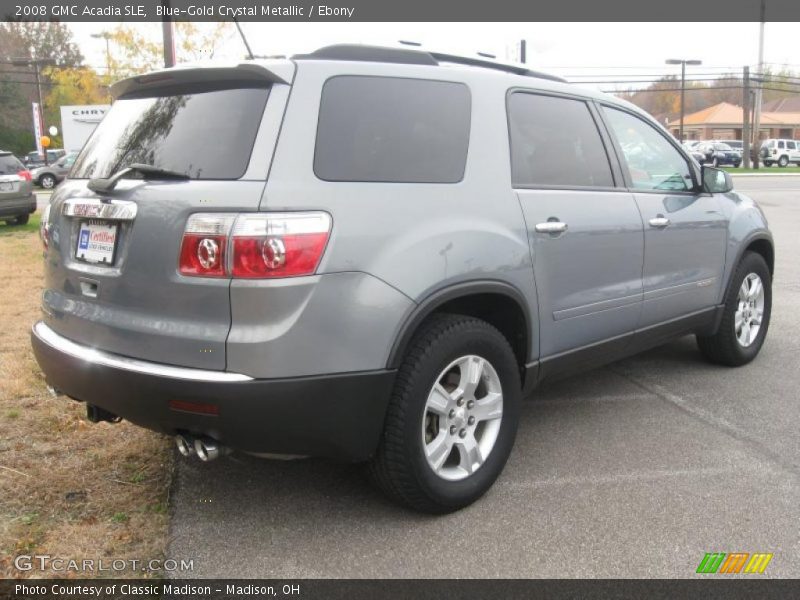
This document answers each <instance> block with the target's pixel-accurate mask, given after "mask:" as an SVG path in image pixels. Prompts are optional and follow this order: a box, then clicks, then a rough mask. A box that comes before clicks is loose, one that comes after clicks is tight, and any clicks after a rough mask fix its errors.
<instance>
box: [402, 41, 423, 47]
mask: <svg viewBox="0 0 800 600" xmlns="http://www.w3.org/2000/svg"><path fill="white" fill-rule="evenodd" d="M397 41H398V42H399V43H401V44H403V45H404V46H422V44H420V43H419V42H412V41H410V40H397Z"/></svg>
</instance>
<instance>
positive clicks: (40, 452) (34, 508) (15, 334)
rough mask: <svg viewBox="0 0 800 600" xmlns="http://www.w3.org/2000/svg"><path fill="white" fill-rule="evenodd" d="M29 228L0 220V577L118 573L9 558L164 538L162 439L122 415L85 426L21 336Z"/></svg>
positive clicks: (32, 236) (118, 552) (33, 222)
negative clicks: (22, 565)
mask: <svg viewBox="0 0 800 600" xmlns="http://www.w3.org/2000/svg"><path fill="white" fill-rule="evenodd" d="M38 227H39V215H38V213H37V214H35V215H31V219H30V221H29V222H28V224H27V225H23V226H10V225H5V224H3V223H2V222H0V281H2V282H3V286H4V288H3V293H2V294H0V315H2V327H0V577H14V578H16V577H51V576H59V575H60V576H61V577H64V576H67V577H69V576H72V577H75V576H82V577H92V576H95V577H100V576H104V577H107V576H111V575H120V576H121V575H123V573H119V574H117V573H115V572H104V573H100V572H96V573H91V572H86V573H75V572H71V573H69V572H68V573H64V572H61V573H55V572H48V571H44V572H42V571H38V570H31V571H26V572H20V571H17V570H16V568H15V567H14V563H13V560H14V557H15V556H17V555H20V554H39V555H41V554H49V555H50V556H51V557H53V558H56V557H58V558H64V559H67V560H69V559H75V560H78V561H81V560H83V559H94V560H95V561H97V560H98V559H100V558H104V559H106V564H109V562H110V559H115V558H119V559H139V560H142V561H146V560H149V559H162V558H163V555H164V549H165V547H166V542H167V525H168V514H167V513H168V511H167V503H168V494H169V484H170V479H171V472H172V453H171V445H170V444H169V440H168V439H167V438H166V437H165V436H160V435H156V434H154V433H152V432H149V431H146V430H143V429H140V428H138V427H134V426H133V425H130V424H128V423H125V422H122V423H119V424H116V425H112V424H109V423H100V424H97V425H93V424H91V423H90V422H89V421H87V420H86V418H85V410H86V409H85V406H84V405H83V404H79V403H77V402H73V401H71V400H69V399H68V398H65V397H59V398H52V397H51V396H50V394H49V393H48V392H47V390H46V388H45V383H44V378H43V377H42V374H41V372H40V371H39V368H38V366H37V365H36V362H35V360H34V358H33V353H32V352H31V348H30V339H29V332H30V328H31V325H32V324H33V323H34V321H35V320H36V319H37V318H38V317H39V314H40V309H39V306H40V297H41V293H42V246H41V242H40V241H39V237H38ZM124 575H126V576H133V577H142V576H148V575H147V574H145V573H142V572H128V573H124ZM152 576H157V575H152Z"/></svg>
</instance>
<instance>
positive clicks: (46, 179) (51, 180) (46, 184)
mask: <svg viewBox="0 0 800 600" xmlns="http://www.w3.org/2000/svg"><path fill="white" fill-rule="evenodd" d="M57 183H58V182H57V181H56V178H55V177H53V176H52V175H42V176H41V177H39V185H40V186H42V187H43V188H44V189H46V190H52V189H53V188H54V187H56V184H57Z"/></svg>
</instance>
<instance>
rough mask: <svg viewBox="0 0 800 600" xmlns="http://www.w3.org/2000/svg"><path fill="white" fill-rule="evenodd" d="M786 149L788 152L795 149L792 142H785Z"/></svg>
mask: <svg viewBox="0 0 800 600" xmlns="http://www.w3.org/2000/svg"><path fill="white" fill-rule="evenodd" d="M786 148H787V149H789V150H794V149H795V145H794V142H786Z"/></svg>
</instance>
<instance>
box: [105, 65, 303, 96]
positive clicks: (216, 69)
mask: <svg viewBox="0 0 800 600" xmlns="http://www.w3.org/2000/svg"><path fill="white" fill-rule="evenodd" d="M294 71H295V65H294V63H293V62H291V61H288V60H269V61H263V62H260V61H253V62H244V63H238V64H236V63H234V64H230V65H215V66H189V65H187V66H180V67H173V68H171V69H163V70H161V71H153V72H151V73H147V74H146V75H135V76H133V77H128V78H127V79H122V80H120V81H117V82H116V83H114V84H113V85H112V86H111V96H112V97H113V98H114V99H115V100H116V99H117V98H119V97H120V96H124V95H126V94H130V93H133V92H145V91H147V90H149V89H158V88H161V87H172V86H179V85H183V84H192V83H210V82H226V81H231V82H232V81H257V82H259V81H260V82H265V81H266V82H269V83H284V84H291V83H292V80H293V79H294Z"/></svg>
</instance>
